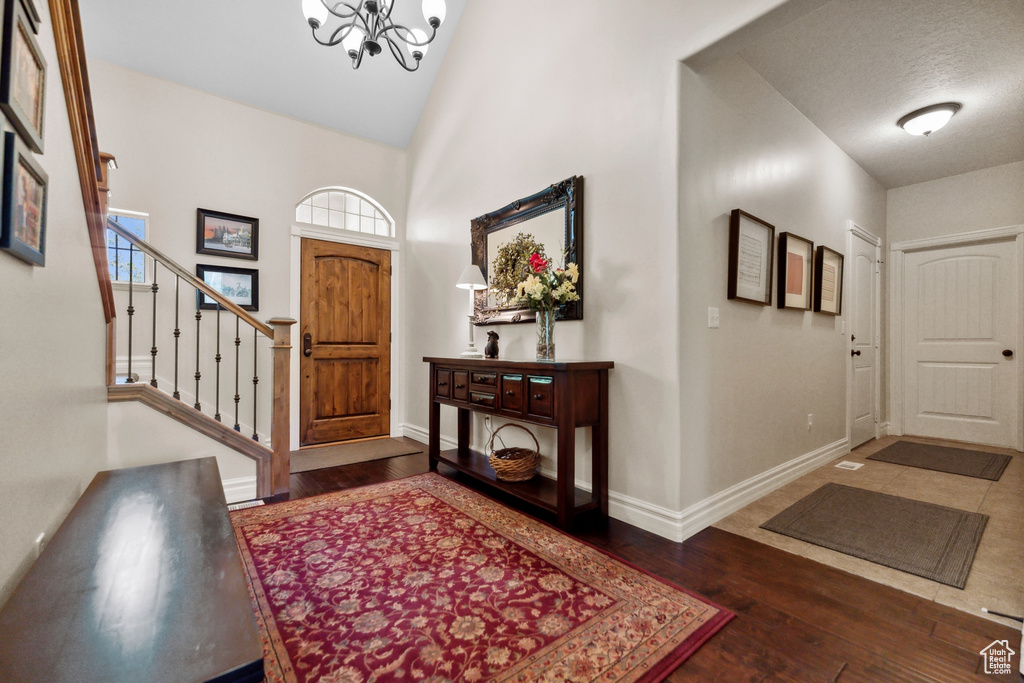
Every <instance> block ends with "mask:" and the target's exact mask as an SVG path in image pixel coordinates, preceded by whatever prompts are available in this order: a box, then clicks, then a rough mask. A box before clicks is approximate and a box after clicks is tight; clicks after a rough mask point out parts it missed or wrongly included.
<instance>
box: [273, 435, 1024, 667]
mask: <svg viewBox="0 0 1024 683" xmlns="http://www.w3.org/2000/svg"><path fill="white" fill-rule="evenodd" d="M413 443H416V442H413ZM418 445H421V444H418ZM426 471H427V456H426V455H425V454H419V455H409V456H401V457H397V458H389V459H387V460H377V461H373V462H367V463H360V464H357V465H348V466H345V467H336V468H332V469H326V470H316V471H312V472H304V473H301V474H293V475H292V476H291V497H292V498H303V497H307V496H314V495H319V494H322V493H328V492H330V491H337V490H340V489H346V488H352V487H355V486H364V485H367V484H374V483H378V482H382V481H389V480H392V479H398V478H401V477H407V476H410V475H413V474H420V473H423V472H426ZM441 472H442V474H446V475H447V476H450V477H451V478H453V479H456V480H458V481H460V482H461V483H465V484H466V485H467V486H471V487H472V486H474V483H473V482H472V481H471V480H468V479H466V478H464V477H460V476H459V475H458V473H456V472H455V471H454V470H450V469H448V470H446V469H445V468H444V466H442V467H441ZM505 502H509V501H505ZM538 516H539V517H541V518H544V517H543V515H538ZM548 521H550V520H548ZM574 535H575V536H577V537H578V538H580V539H582V540H584V541H586V542H588V543H591V544H592V545H595V546H597V547H600V548H603V549H605V550H607V551H609V552H611V553H613V554H615V555H617V556H619V557H621V558H623V559H625V560H628V561H629V562H632V563H633V564H635V565H637V566H640V567H642V568H644V569H646V570H647V571H649V572H652V573H654V574H656V575H658V576H661V577H663V578H665V579H667V580H669V581H672V582H674V583H676V584H679V585H681V586H685V587H686V588H689V589H691V590H694V591H696V592H698V593H700V594H701V595H704V596H706V597H707V598H709V599H711V600H713V601H714V602H717V603H718V604H720V605H722V606H723V607H726V608H728V609H730V610H732V611H734V612H735V613H736V615H737V616H736V618H735V619H734V620H733V621H732V622H730V623H729V624H728V625H727V626H726V627H725V628H724V629H723V630H722V631H720V632H719V633H718V634H717V635H715V636H714V637H713V638H712V639H711V640H710V641H708V643H706V644H705V645H704V646H703V647H702V648H701V649H700V650H699V651H698V652H697V653H695V654H694V655H693V656H692V657H691V658H690V659H688V660H687V661H686V662H685V663H684V664H683V665H682V666H681V667H680V668H679V669H677V670H676V671H675V672H674V673H673V674H672V675H671V676H669V678H668V680H669V681H727V682H729V683H732V682H733V681H737V682H739V681H751V682H755V681H766V682H767V681H788V682H792V681H843V682H844V683H845V682H847V681H849V682H854V681H942V682H945V683H961V682H964V681H1015V682H1016V683H1020V681H1021V676H1019V675H1018V674H1012V675H1009V676H995V675H989V674H985V673H984V668H983V662H982V658H981V656H980V654H979V653H980V651H981V650H982V649H983V648H985V647H986V646H987V645H988V644H989V643H991V642H993V641H995V640H1004V639H1005V640H1008V641H1009V642H1010V645H1011V647H1012V648H1013V649H1014V650H1019V649H1020V648H1018V647H1017V646H1018V645H1019V644H1020V632H1019V631H1015V630H1014V629H1011V628H1009V627H1006V626H1002V625H1000V624H997V623H994V622H992V621H989V620H987V619H982V618H980V617H975V616H973V615H970V614H966V613H963V612H959V611H957V610H955V609H952V608H950V607H945V606H943V605H940V604H938V603H935V602H932V601H930V600H925V599H923V598H919V597H917V596H914V595H910V594H909V593H904V592H902V591H899V590H896V589H894V588H890V587H888V586H884V585H882V584H878V583H874V582H872V581H869V580H867V579H863V578H860V577H857V576H854V575H852V574H848V573H846V572H843V571H840V570H838V569H833V568H831V567H827V566H825V565H822V564H819V563H817V562H813V561H811V560H808V559H805V558H802V557H798V556H796V555H791V554H789V553H786V552H784V551H781V550H778V549H776V548H772V547H769V546H766V545H763V544H760V543H757V542H755V541H751V540H749V539H747V538H743V537H741V536H736V535H734V534H731V533H728V532H725V531H721V530H718V529H713V528H708V529H705V530H703V531H701V532H700V533H698V534H697V535H695V536H693V537H692V538H690V539H688V540H686V541H685V542H683V543H673V542H671V541H669V540H667V539H664V538H661V537H660V536H657V535H655V534H651V533H648V532H646V531H643V530H641V529H638V528H636V527H634V526H631V525H629V524H625V523H623V522H619V521H617V520H614V519H612V520H608V521H607V522H606V523H597V522H590V523H589V524H587V523H584V525H582V526H581V527H580V528H578V529H577V531H576V532H575V534H574ZM1019 656H1020V653H1018V654H1017V655H1015V656H1014V657H1013V666H1014V670H1016V668H1017V664H1018V662H1019V661H1020V660H1019V659H1018V657H1019Z"/></svg>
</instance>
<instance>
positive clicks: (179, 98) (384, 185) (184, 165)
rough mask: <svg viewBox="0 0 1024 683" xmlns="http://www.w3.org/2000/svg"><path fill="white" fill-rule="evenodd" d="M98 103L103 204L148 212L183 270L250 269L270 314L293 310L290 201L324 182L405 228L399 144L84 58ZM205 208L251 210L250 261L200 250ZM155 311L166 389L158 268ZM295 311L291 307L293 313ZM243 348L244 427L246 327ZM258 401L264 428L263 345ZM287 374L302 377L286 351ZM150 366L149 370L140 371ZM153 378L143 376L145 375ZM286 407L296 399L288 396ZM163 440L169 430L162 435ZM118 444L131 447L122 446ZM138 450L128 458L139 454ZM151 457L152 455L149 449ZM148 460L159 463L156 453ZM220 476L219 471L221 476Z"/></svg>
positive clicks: (230, 382)
mask: <svg viewBox="0 0 1024 683" xmlns="http://www.w3.org/2000/svg"><path fill="white" fill-rule="evenodd" d="M89 70H90V78H91V80H92V97H93V108H94V110H95V113H96V121H97V128H98V135H99V140H100V147H101V148H102V149H103V151H105V152H110V153H112V154H114V155H115V156H116V157H117V161H118V166H119V168H118V170H115V171H112V173H111V181H110V184H111V188H112V190H113V195H112V197H111V199H110V205H111V206H113V207H116V208H119V209H128V210H135V211H144V212H147V213H149V214H150V223H149V229H150V240H149V241H150V242H151V243H152V244H153V245H154V246H155V247H156V248H158V249H159V250H161V251H163V252H164V253H165V254H167V255H168V256H170V257H171V258H172V259H174V260H175V261H177V262H178V263H179V264H181V265H182V266H183V267H185V268H186V269H188V270H190V271H192V272H194V267H195V264H196V263H203V264H214V265H222V266H233V267H241V268H257V269H259V272H260V292H259V297H260V310H259V311H258V312H256V313H254V315H255V316H256V317H257V318H259V319H261V320H267V319H269V318H271V317H275V316H284V317H288V316H291V315H293V312H292V310H291V307H290V306H291V297H290V286H291V284H290V282H291V279H292V276H293V273H292V272H291V252H290V249H291V237H290V235H291V226H292V224H293V223H294V222H295V204H296V203H298V201H299V200H300V199H302V198H303V197H304V196H305V195H306V194H308V193H309V192H311V191H313V190H315V189H317V188H321V187H326V186H342V187H348V188H352V189H355V190H359V191H360V192H363V193H365V194H367V195H369V196H370V197H373V198H374V199H375V200H377V201H378V202H379V203H380V204H381V205H382V206H383V207H384V208H385V209H386V210H387V211H388V212H389V213H390V214H391V215H392V217H394V219H395V221H396V227H397V230H398V233H399V234H401V233H402V231H403V229H404V224H405V191H406V187H405V156H406V155H405V152H404V151H403V150H400V149H397V148H394V147H390V146H387V145H382V144H379V143H376V142H370V141H367V140H363V139H360V138H356V137H353V136H350V135H345V134H342V133H338V132H336V131H331V130H328V129H326V128H322V127H319V126H316V125H313V124H309V123H305V122H302V121H298V120H295V119H291V118H288V117H284V116H280V115H277V114H272V113H270V112H266V111H263V110H260V109H256V108H254V107H250V106H247V105H243V104H239V103H237V102H233V101H230V100H227V99H223V98H220V97H216V96H214V95H210V94H207V93H203V92H200V91H198V90H194V89H191V88H187V87H184V86H181V85H177V84H174V83H171V82H169V81H165V80H162V79H158V78H154V77H151V76H147V75H144V74H141V73H138V72H135V71H131V70H128V69H124V68H121V67H118V66H114V65H112V64H108V63H105V62H98V61H92V62H90V63H89ZM200 207H201V208H205V209H212V210H216V211H225V212H228V213H235V214H240V215H243V216H251V217H255V218H258V219H259V221H260V223H259V260H258V261H255V262H254V261H248V260H242V259H232V258H223V257H214V256H208V255H199V254H196V209H197V208H200ZM161 272H162V275H160V276H158V284H160V287H161V294H160V295H159V296H160V298H159V301H160V303H159V308H158V327H159V330H160V331H159V332H158V343H157V346H158V348H159V354H158V358H157V377H158V379H160V383H161V387H169V386H173V358H174V356H173V337H172V335H171V332H172V329H173V324H172V321H173V298H172V297H171V296H170V294H169V293H170V292H171V291H173V278H171V277H169V276H168V273H167V271H161ZM115 295H116V300H117V302H118V304H119V316H120V317H119V325H118V336H119V340H118V349H119V350H118V353H119V354H121V355H124V354H125V353H126V348H127V316H125V315H124V309H125V308H126V307H127V293H126V292H124V291H117V292H115ZM150 300H151V294H145V295H141V296H140V293H139V292H136V299H135V308H136V309H137V310H138V312H137V314H136V319H135V322H136V327H135V332H136V335H137V336H136V338H135V340H134V347H133V353H134V355H136V356H139V355H147V354H148V350H149V347H150V344H151V318H150V315H151V310H152V308H151V303H150ZM181 307H182V308H181V319H180V320H181V329H182V337H181V339H180V343H181V349H182V352H181V368H182V369H181V370H180V371H179V384H180V387H181V390H182V392H183V394H184V393H190V392H194V388H195V383H194V380H193V378H192V375H193V373H194V372H195V328H196V323H195V320H194V315H195V298H194V290H190V291H188V292H184V291H183V292H182V294H181ZM294 315H296V316H297V315H298V312H297V311H296V312H295V313H294ZM213 316H214V312H213V311H206V312H204V321H203V323H202V325H203V327H202V333H201V346H202V348H203V351H202V353H201V358H202V360H201V366H200V367H201V372H202V374H203V379H202V388H201V389H200V395H201V397H202V400H203V402H204V403H208V404H211V405H212V404H213V398H212V394H213V384H214V381H215V379H214V378H215V363H214V362H213V358H214V356H215V354H216V353H217V351H216V347H215V337H216V335H215V330H216V327H215V326H214V325H213V323H212V318H213ZM232 317H233V316H225V319H224V320H223V321H222V340H221V353H222V355H223V357H224V362H223V365H222V381H221V387H222V389H221V411H222V413H224V414H229V413H230V414H232V420H233V403H232V401H231V398H232V396H233V395H234V349H233V338H234V323H233V321H232V320H229V319H228V318H232ZM301 336H302V332H301V325H297V326H294V327H293V328H292V342H293V344H296V342H297V340H299V339H301ZM242 339H243V343H242V347H241V349H242V352H241V363H240V364H241V367H242V372H241V375H242V377H241V382H242V385H241V386H240V389H241V392H240V393H241V395H242V404H241V418H240V419H241V422H242V423H243V424H248V425H251V423H252V408H251V403H250V400H251V399H250V398H249V397H250V396H251V394H252V360H251V359H252V355H251V354H252V351H251V348H252V347H251V345H252V330H251V328H248V329H246V328H245V326H243V330H242ZM259 358H260V364H259V368H260V369H259V375H260V378H261V380H260V387H261V389H262V391H261V393H260V401H259V403H258V405H257V414H258V419H257V425H256V427H257V431H258V432H259V433H261V434H267V433H269V420H270V416H271V408H270V395H271V392H270V391H269V389H270V387H271V377H272V373H271V355H270V352H269V342H268V340H265V339H263V338H261V341H260V346H259ZM293 361H294V362H293V366H292V373H293V375H297V355H296V354H295V353H293ZM147 373H148V370H147ZM143 379H149V375H148V374H145V375H143ZM292 404H293V414H297V412H296V411H297V406H298V398H297V396H293V398H292ZM162 438H169V437H168V435H167V434H163V435H162ZM120 447H121V448H122V451H123V449H125V448H128V445H127V444H125V443H122V444H121V446H120ZM145 452H147V449H145V448H140V449H139V452H138V453H136V454H134V455H133V456H132V458H131V460H132V461H133V462H135V461H137V460H138V459H139V458H141V457H143V453H145ZM152 457H153V458H156V457H157V456H156V455H153V456H152ZM152 461H154V462H155V461H156V460H155V459H154V460H152ZM222 474H223V473H222Z"/></svg>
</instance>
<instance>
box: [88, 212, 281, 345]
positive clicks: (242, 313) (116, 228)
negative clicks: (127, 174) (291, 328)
mask: <svg viewBox="0 0 1024 683" xmlns="http://www.w3.org/2000/svg"><path fill="white" fill-rule="evenodd" d="M107 228H108V229H109V230H112V231H113V232H115V233H117V234H118V235H119V236H120V237H122V238H123V239H125V240H127V241H128V242H130V243H131V244H133V245H135V247H136V248H137V249H138V250H139V251H141V252H143V253H146V254H149V255H150V256H152V257H153V258H154V259H156V260H157V261H159V262H160V265H162V266H163V267H164V268H166V269H167V270H169V271H171V272H172V273H174V274H175V275H177V276H178V277H180V278H181V279H182V280H185V282H187V283H188V284H190V285H192V286H193V287H195V288H196V289H198V290H200V291H202V292H203V293H204V294H206V295H207V296H208V297H210V298H211V299H213V300H214V301H216V302H217V303H219V304H220V307H221V308H222V309H224V310H225V311H230V312H231V313H234V314H235V315H237V316H238V317H239V318H241V319H242V321H243V322H246V323H248V324H250V325H252V326H253V327H255V328H256V329H257V330H258V331H259V332H260V334H262V335H263V336H265V337H268V338H270V339H273V338H274V328H272V327H271V326H270V325H268V324H266V323H264V322H260V321H259V320H257V319H256V318H254V317H252V316H251V315H249V312H248V311H246V310H245V309H244V308H242V307H241V306H239V305H238V304H236V303H235V302H233V301H231V300H230V299H228V298H227V297H226V296H224V295H223V294H221V293H220V292H218V291H217V290H216V289H214V288H213V287H211V286H210V285H208V284H206V283H205V282H203V281H202V280H200V279H199V278H197V277H196V276H195V275H193V274H192V273H190V272H188V271H187V270H185V269H184V268H182V267H181V266H179V265H178V264H177V263H175V262H174V261H173V260H171V259H170V258H169V257H167V256H165V255H164V254H163V253H162V252H161V251H160V250H159V249H157V248H156V247H154V246H153V245H151V244H149V243H148V242H145V241H143V240H141V239H139V238H138V237H136V236H135V235H133V234H132V233H130V232H128V231H127V230H125V228H124V226H122V225H121V224H120V223H118V222H117V221H116V220H114V219H113V218H112V217H109V216H108V217H107Z"/></svg>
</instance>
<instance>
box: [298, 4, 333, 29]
mask: <svg viewBox="0 0 1024 683" xmlns="http://www.w3.org/2000/svg"><path fill="white" fill-rule="evenodd" d="M302 13H303V14H304V15H306V21H307V22H309V25H310V26H312V27H313V29H314V30H315V29H318V28H320V27H321V26H323V25H324V23H325V22H326V21H327V15H328V12H327V7H325V6H324V3H323V0H302Z"/></svg>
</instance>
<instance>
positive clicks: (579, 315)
mask: <svg viewBox="0 0 1024 683" xmlns="http://www.w3.org/2000/svg"><path fill="white" fill-rule="evenodd" d="M470 232H471V247H472V251H473V263H474V264H475V265H478V266H480V271H481V272H482V273H483V274H484V279H485V280H486V281H487V284H488V289H486V290H482V291H480V292H478V293H477V295H476V308H475V317H476V324H477V325H490V324H494V323H517V322H530V321H533V320H534V319H535V318H536V313H535V312H534V311H531V310H530V309H529V308H526V307H524V306H520V305H516V304H515V303H514V302H512V301H511V298H512V297H511V292H510V290H509V288H508V287H509V285H510V284H511V283H513V282H514V280H515V279H516V278H515V277H511V276H510V275H508V274H506V275H504V276H503V275H502V273H501V269H500V268H498V269H496V268H495V264H496V263H499V264H500V263H502V262H507V255H508V254H509V253H510V251H520V252H523V253H525V251H531V250H535V249H537V248H539V249H541V250H543V253H544V254H545V255H546V256H547V258H548V259H549V260H551V261H552V263H554V264H555V265H556V266H558V267H561V266H563V265H564V264H566V263H575V264H576V265H577V266H579V269H580V278H579V281H578V282H577V283H576V293H577V294H579V297H580V299H579V301H573V302H570V303H568V304H566V305H565V306H564V307H562V309H561V315H560V316H559V319H560V320H561V319H564V320H582V319H583V176H573V177H571V178H567V179H565V180H563V181H562V182H559V183H555V184H554V185H552V186H550V187H548V188H546V189H544V190H541V191H540V192H538V193H536V194H533V195H530V196H529V197H524V198H523V199H517V200H516V201H514V202H512V203H511V204H509V205H508V206H505V207H503V208H501V209H498V210H497V211H493V212H491V213H488V214H484V215H483V216H480V217H478V218H474V219H473V221H472V223H471V224H470ZM524 250H525V251H524ZM527 255H528V254H527ZM498 259H505V260H504V261H498ZM512 287H513V288H514V284H512Z"/></svg>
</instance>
